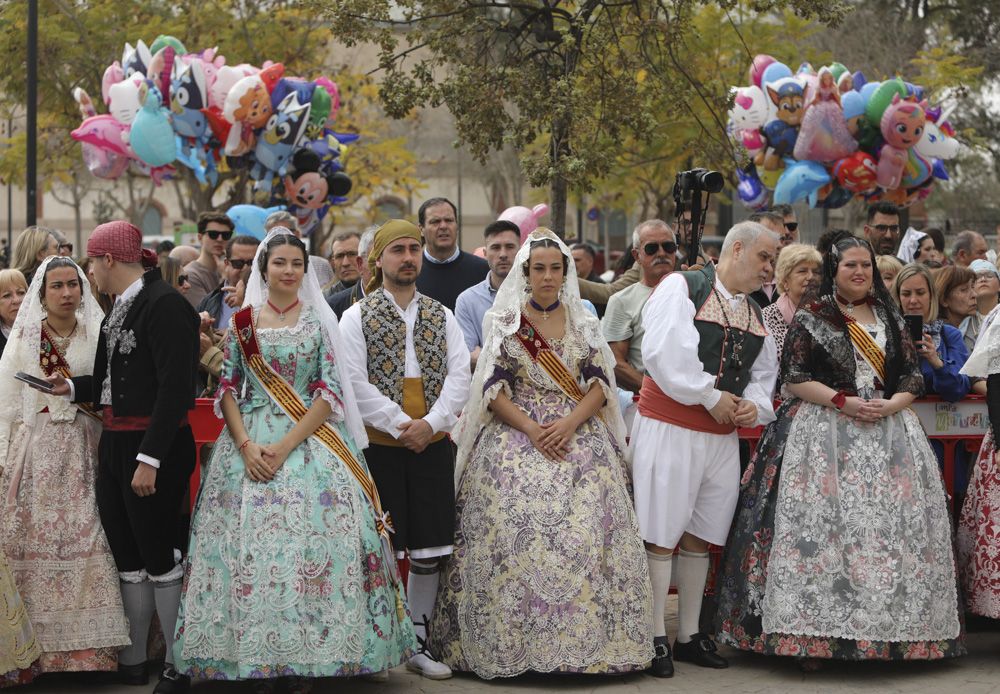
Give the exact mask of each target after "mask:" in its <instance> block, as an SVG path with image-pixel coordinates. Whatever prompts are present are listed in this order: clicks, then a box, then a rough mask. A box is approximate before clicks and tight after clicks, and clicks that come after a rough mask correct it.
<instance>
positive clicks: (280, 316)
mask: <svg viewBox="0 0 1000 694" xmlns="http://www.w3.org/2000/svg"><path fill="white" fill-rule="evenodd" d="M267 305H268V306H270V307H271V310H272V311H274V312H275V313H277V314H278V320H280V321H281V322H282V323H284V322H285V314H286V313H288V312H289V311H291V310H292V309H293V308H295V307H296V306H298V305H299V300H298V299H296V300H295V301H293V302H292V303H291V304H289V305H288V306H286V307H285V308H284V310H282V309H280V308H278V307H277V306H275V305H274V304H272V303H271V300H270V299H268V300H267Z"/></svg>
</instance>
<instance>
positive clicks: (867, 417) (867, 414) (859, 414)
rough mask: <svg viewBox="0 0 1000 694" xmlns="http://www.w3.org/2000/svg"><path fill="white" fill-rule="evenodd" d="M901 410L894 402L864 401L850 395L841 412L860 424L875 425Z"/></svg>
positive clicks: (882, 399)
mask: <svg viewBox="0 0 1000 694" xmlns="http://www.w3.org/2000/svg"><path fill="white" fill-rule="evenodd" d="M899 409H900V408H899V407H897V406H896V405H894V404H893V403H892V401H890V400H886V399H884V398H872V399H871V400H864V399H863V398H859V397H855V396H850V395H849V396H848V397H847V398H846V399H845V400H844V406H843V407H842V408H840V411H841V412H843V413H844V414H846V415H847V416H848V417H853V418H854V419H856V420H858V421H859V422H867V423H869V424H874V423H875V422H877V421H879V420H880V419H884V418H886V417H888V416H890V415H893V414H896V412H898V411H899Z"/></svg>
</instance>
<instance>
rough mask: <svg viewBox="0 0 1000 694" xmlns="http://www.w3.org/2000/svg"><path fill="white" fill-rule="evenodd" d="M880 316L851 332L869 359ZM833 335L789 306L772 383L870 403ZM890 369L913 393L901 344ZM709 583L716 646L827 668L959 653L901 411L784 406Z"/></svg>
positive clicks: (913, 423) (940, 540) (945, 534)
mask: <svg viewBox="0 0 1000 694" xmlns="http://www.w3.org/2000/svg"><path fill="white" fill-rule="evenodd" d="M884 320H891V318H890V317H889V316H887V315H884V314H882V315H880V316H879V320H878V323H877V324H876V325H869V326H863V327H865V328H866V329H867V330H868V332H869V334H871V335H872V336H873V338H874V340H875V341H876V343H877V344H879V346H880V347H882V349H883V350H885V349H886V344H887V340H888V339H889V338H890V337H891V335H890V334H889V332H888V331H887V329H886V323H885V322H884ZM840 327H841V326H837V325H834V326H831V325H829V324H827V323H825V322H824V320H822V319H821V318H819V317H817V316H815V315H813V314H812V313H810V312H808V311H803V310H802V309H801V308H800V310H799V312H798V313H797V314H796V318H795V320H794V321H793V322H792V325H791V326H790V327H789V333H788V337H787V339H786V341H785V346H784V353H783V356H782V381H783V382H784V383H786V384H787V383H789V382H791V383H798V382H803V381H808V380H817V381H820V382H822V383H824V384H826V385H828V386H830V387H832V388H834V389H836V390H844V391H845V392H848V394H849V395H853V394H855V393H857V394H860V395H861V396H862V397H869V398H870V397H877V396H879V392H878V391H879V390H880V386H881V383H879V382H878V381H877V380H876V376H875V372H874V371H873V370H872V369H871V368H870V367H869V366H868V364H867V362H865V361H864V360H862V359H861V358H859V357H857V356H856V355H855V353H854V349H853V348H852V347H850V343H849V342H847V340H846V337H845V336H844V335H842V334H841V333H840V332H839V328H840ZM897 334H898V333H897ZM842 338H843V339H842ZM905 339H906V338H905V333H903V340H905ZM817 354H820V355H822V356H819V357H817V356H816V355H817ZM890 359H896V360H898V361H897V362H896V363H899V364H902V367H901V369H900V371H901V375H900V376H899V380H898V387H897V390H900V391H902V390H907V391H909V392H914V393H919V392H920V391H921V389H922V377H921V376H920V371H919V367H918V366H917V364H916V360H915V357H914V355H913V354H912V348H911V347H910V346H909V343H908V341H907V345H906V349H904V350H902V351H901V352H900V351H898V350H897V351H896V352H893V351H892V350H890V351H889V354H888V355H887V357H886V361H887V364H888V363H890V362H889V360H890ZM846 379H853V380H854V385H853V387H851V386H847V382H846ZM720 575H721V579H720V581H719V583H718V601H719V605H718V612H717V615H716V629H717V632H718V638H719V640H720V642H722V643H726V644H728V645H730V646H733V647H735V648H739V649H741V650H746V651H752V652H756V653H764V654H769V655H788V656H796V657H808V658H832V659H841V660H897V659H900V660H916V659H927V660H933V659H938V658H949V657H955V656H958V655H963V654H964V653H965V648H964V645H963V643H962V637H961V625H960V618H959V611H958V589H957V580H956V574H955V559H954V554H953V549H952V541H951V526H950V521H949V513H948V506H947V501H946V497H945V491H944V484H943V481H942V479H941V473H940V471H939V468H938V464H937V459H936V457H935V455H934V452H933V450H932V449H931V446H930V443H929V441H928V440H927V436H926V434H925V433H924V430H923V427H922V426H921V424H920V421H919V419H918V418H917V416H916V414H915V413H914V412H913V411H912V410H911V409H909V408H907V409H904V410H902V411H901V412H898V413H896V414H894V415H891V416H889V417H887V418H885V419H883V420H881V421H879V422H877V423H875V424H866V423H861V422H858V421H857V420H855V419H853V418H851V417H848V416H847V415H845V414H843V413H842V412H839V411H838V410H836V409H835V408H833V407H827V406H824V405H816V404H813V403H809V402H805V401H803V400H799V399H796V398H791V399H789V400H786V401H785V402H784V403H783V404H782V406H781V408H779V410H778V413H777V420H776V421H775V422H773V423H772V424H770V425H769V426H768V427H767V428H766V429H765V430H764V434H763V436H762V438H761V440H760V443H759V445H758V448H757V452H756V454H755V455H754V457H753V459H752V461H751V463H750V466H749V467H748V469H747V471H746V472H745V474H744V476H743V482H742V487H741V490H740V500H739V504H738V506H737V510H736V517H735V520H734V522H733V527H732V529H731V531H730V535H729V541H728V542H727V545H726V548H725V552H724V554H723V559H722V565H721V567H720Z"/></svg>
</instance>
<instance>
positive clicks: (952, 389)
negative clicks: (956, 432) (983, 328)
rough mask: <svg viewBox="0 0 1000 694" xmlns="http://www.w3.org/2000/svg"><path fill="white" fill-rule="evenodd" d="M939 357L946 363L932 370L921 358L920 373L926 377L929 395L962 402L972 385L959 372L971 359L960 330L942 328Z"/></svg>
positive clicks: (925, 382) (950, 327)
mask: <svg viewBox="0 0 1000 694" xmlns="http://www.w3.org/2000/svg"><path fill="white" fill-rule="evenodd" d="M938 356H940V357H941V361H943V362H944V365H943V366H942V367H941V368H940V369H934V368H931V365H930V364H929V363H928V361H927V360H926V359H924V358H923V357H921V358H920V371H921V372H922V373H923V375H924V388H925V389H926V391H927V394H928V395H940V396H941V397H942V398H944V399H945V400H947V401H948V402H956V401H958V400H961V399H962V398H964V397H965V396H966V395H967V394H968V392H969V388H970V387H971V384H970V383H969V377H968V376H965V375H963V374H960V373H959V372H958V370H959V369H961V368H962V367H963V366H964V365H965V361H966V360H967V359H968V358H969V350H968V348H967V347H966V346H965V340H964V338H963V337H962V333H961V332H959V330H958V328H954V327H952V326H950V325H947V324H944V325H942V326H941V345H940V346H939V347H938Z"/></svg>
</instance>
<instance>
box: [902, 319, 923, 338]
mask: <svg viewBox="0 0 1000 694" xmlns="http://www.w3.org/2000/svg"><path fill="white" fill-rule="evenodd" d="M903 320H904V321H906V328H907V330H908V331H909V333H910V339H912V340H913V342H914V343H917V342H920V341H921V340H922V339H924V317H923V316H921V315H906V316H903Z"/></svg>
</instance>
